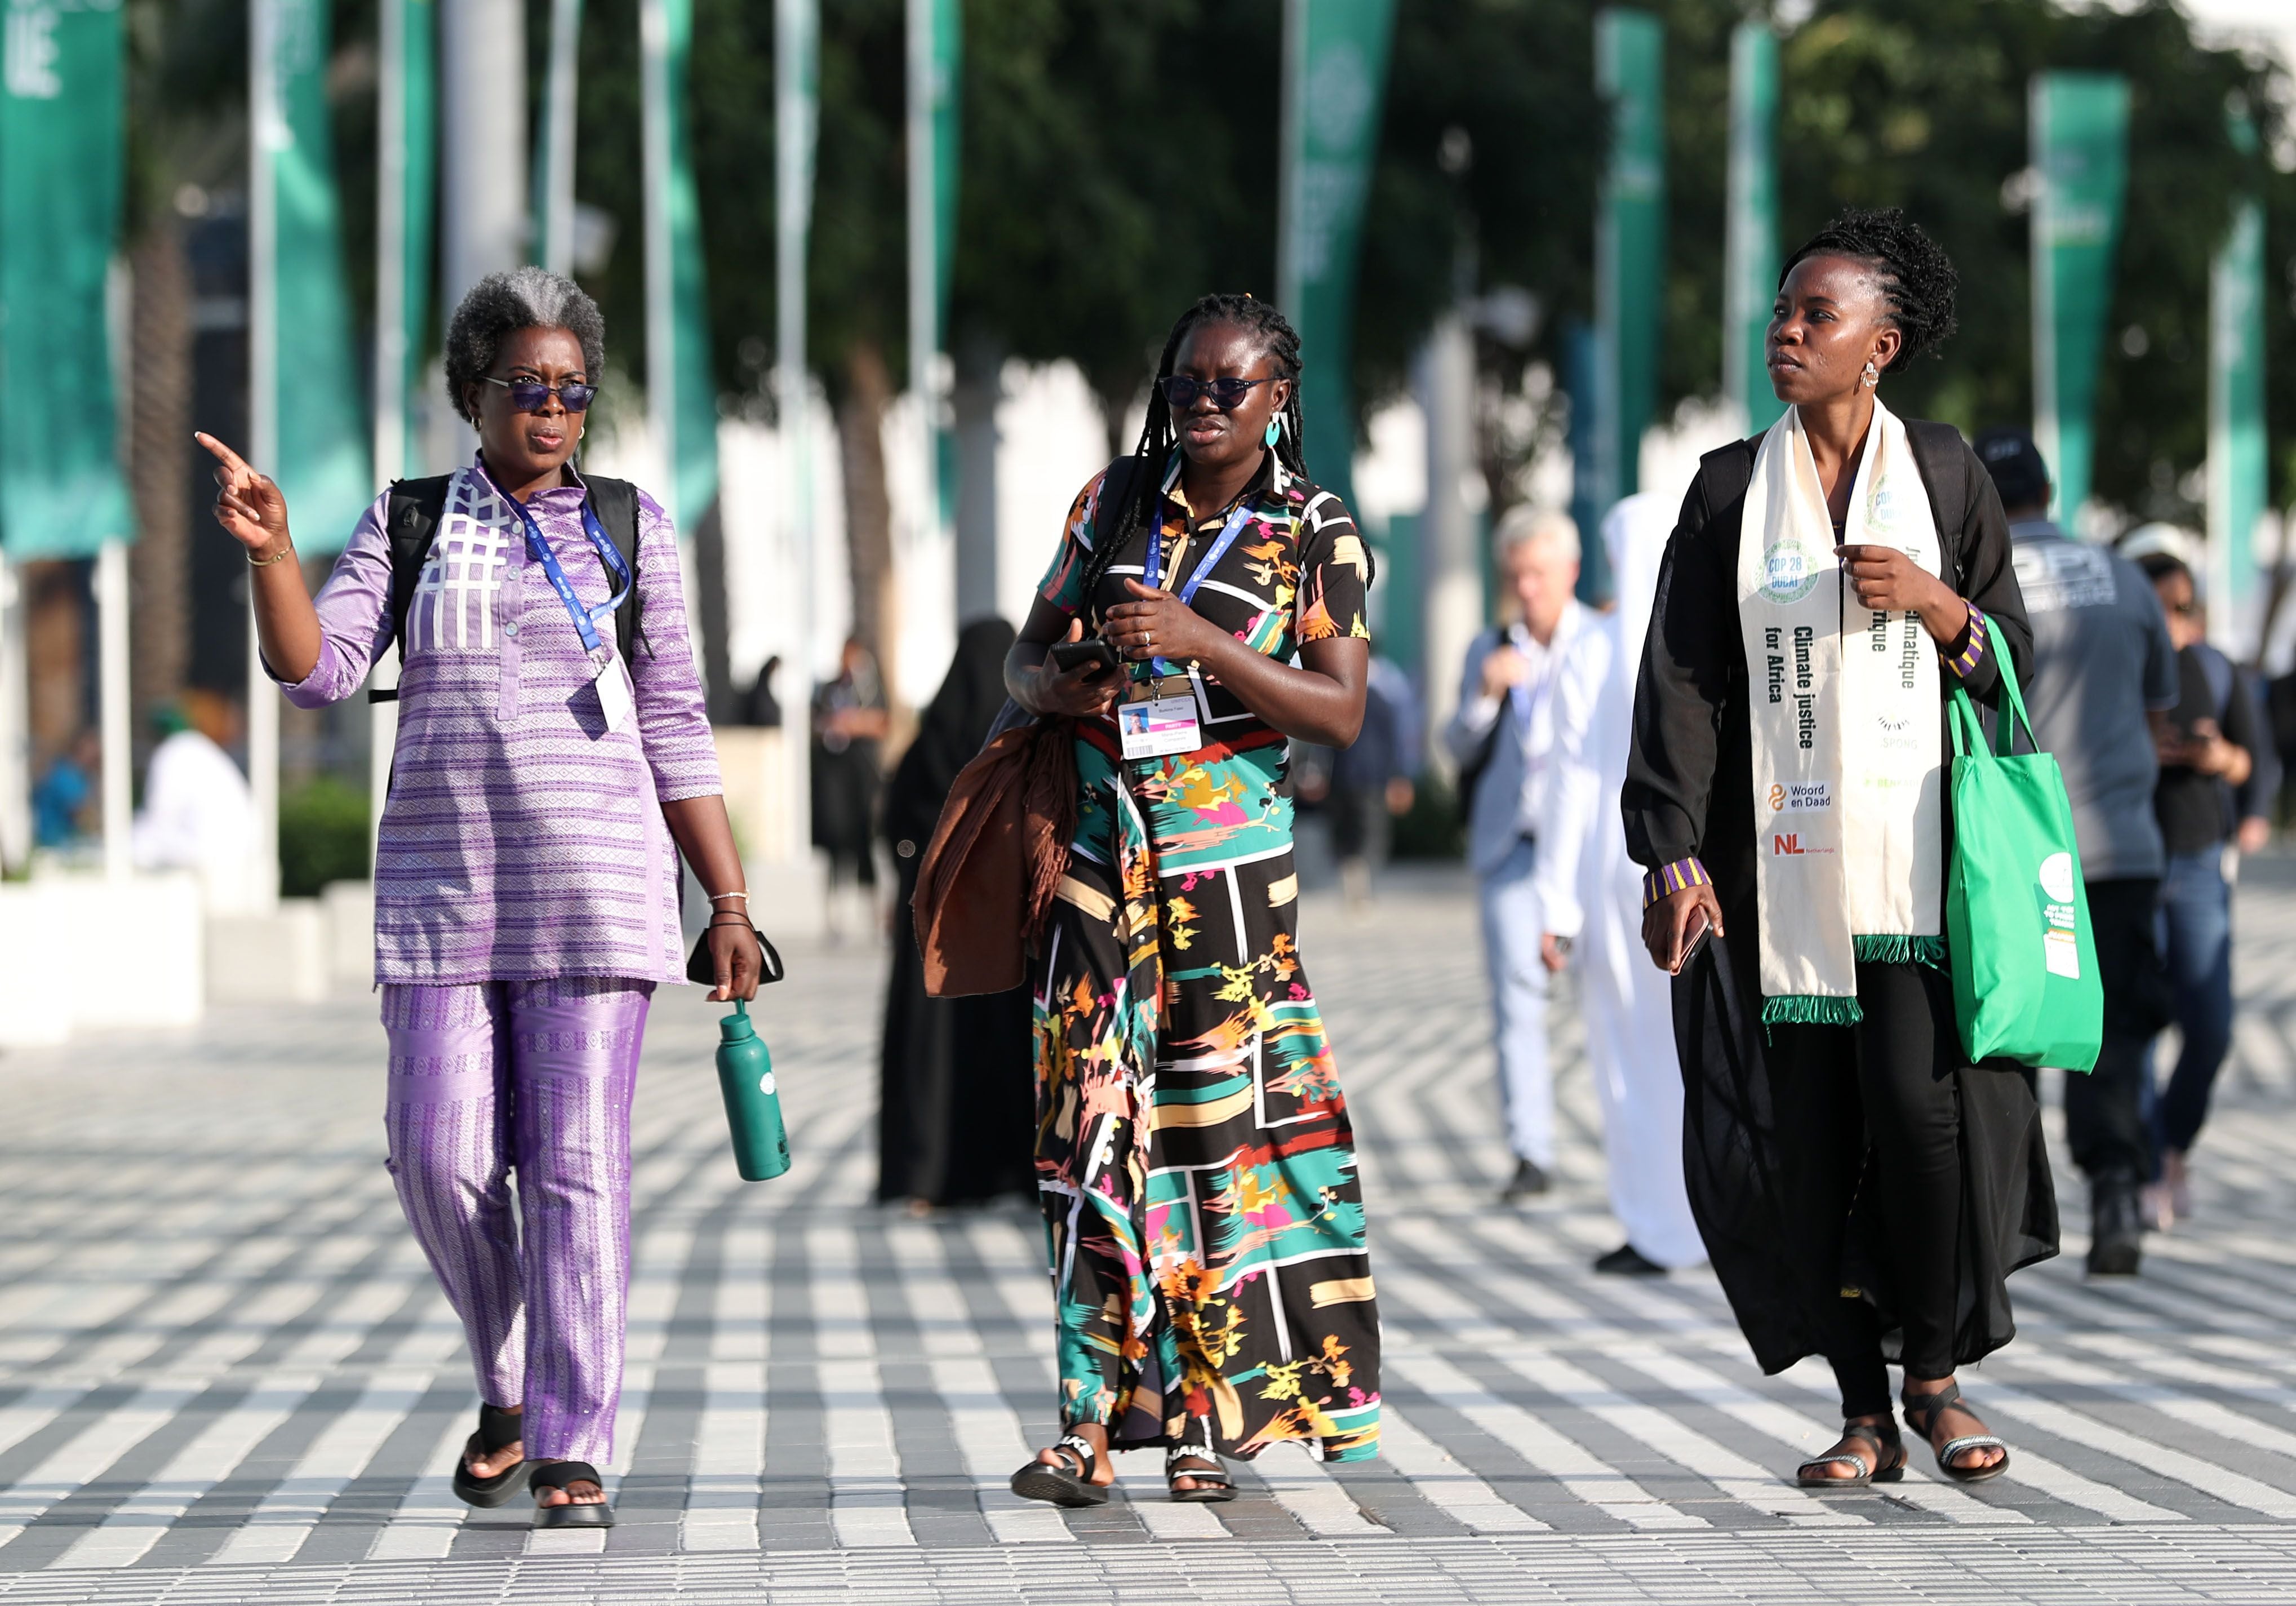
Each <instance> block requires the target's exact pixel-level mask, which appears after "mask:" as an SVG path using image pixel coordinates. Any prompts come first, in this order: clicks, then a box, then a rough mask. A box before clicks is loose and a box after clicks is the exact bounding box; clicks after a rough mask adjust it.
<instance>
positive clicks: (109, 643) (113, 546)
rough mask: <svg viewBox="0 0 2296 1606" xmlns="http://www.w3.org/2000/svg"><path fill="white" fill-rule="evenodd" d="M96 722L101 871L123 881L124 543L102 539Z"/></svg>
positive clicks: (128, 749) (129, 762) (127, 811)
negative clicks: (99, 752)
mask: <svg viewBox="0 0 2296 1606" xmlns="http://www.w3.org/2000/svg"><path fill="white" fill-rule="evenodd" d="M95 629H96V702H97V720H96V727H97V729H98V731H99V732H101V733H102V735H101V740H102V743H103V793H102V815H103V873H104V874H105V875H106V876H108V877H110V878H111V880H113V881H126V880H127V878H128V876H129V875H130V874H131V873H134V870H135V859H134V857H133V856H132V855H131V854H130V853H129V851H128V832H129V831H130V829H131V824H130V820H131V816H132V815H133V814H134V812H135V801H134V799H135V793H134V791H133V784H132V783H133V782H134V780H135V777H134V775H133V774H130V768H131V766H133V765H134V763H135V756H134V753H133V751H132V743H131V742H130V741H129V733H128V718H129V715H128V709H127V542H125V541H123V540H121V539H120V538H119V537H118V536H112V537H109V538H107V539H106V540H105V541H104V543H103V545H101V546H99V547H97V548H96V551H95Z"/></svg>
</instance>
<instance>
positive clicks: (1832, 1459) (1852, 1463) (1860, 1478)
mask: <svg viewBox="0 0 2296 1606" xmlns="http://www.w3.org/2000/svg"><path fill="white" fill-rule="evenodd" d="M1841 1437H1842V1438H1854V1439H1857V1441H1859V1442H1860V1443H1861V1444H1869V1445H1872V1446H1874V1470H1873V1471H1870V1472H1869V1471H1866V1462H1865V1459H1864V1458H1863V1457H1862V1456H1857V1455H1816V1456H1812V1457H1811V1458H1810V1459H1809V1460H1808V1461H1805V1462H1803V1463H1801V1465H1800V1466H1799V1467H1796V1468H1795V1469H1794V1482H1795V1483H1796V1484H1798V1485H1799V1486H1800V1487H1803V1488H1806V1489H1862V1488H1864V1487H1866V1485H1868V1484H1873V1483H1895V1482H1897V1481H1898V1479H1901V1478H1903V1477H1904V1476H1905V1475H1906V1446H1905V1444H1904V1442H1903V1441H1902V1440H1900V1439H1899V1438H1898V1430H1897V1424H1896V1423H1895V1422H1890V1423H1889V1424H1887V1437H1884V1430H1883V1426H1882V1424H1880V1423H1875V1422H1844V1423H1842V1424H1841ZM1892 1450H1895V1451H1896V1452H1897V1453H1898V1459H1897V1460H1895V1461H1893V1462H1890V1463H1889V1464H1888V1465H1887V1466H1884V1465H1883V1464H1882V1463H1883V1462H1884V1461H1888V1459H1889V1454H1890V1451H1892ZM1831 1466H1845V1467H1856V1468H1857V1476H1856V1477H1854V1478H1823V1477H1821V1478H1813V1477H1811V1476H1810V1475H1809V1470H1810V1468H1812V1467H1831Z"/></svg>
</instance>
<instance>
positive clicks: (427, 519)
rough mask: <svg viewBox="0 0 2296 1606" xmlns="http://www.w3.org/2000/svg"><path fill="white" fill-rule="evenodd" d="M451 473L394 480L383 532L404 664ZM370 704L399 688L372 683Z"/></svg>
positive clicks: (393, 630)
mask: <svg viewBox="0 0 2296 1606" xmlns="http://www.w3.org/2000/svg"><path fill="white" fill-rule="evenodd" d="M453 479H454V476H453V475H451V474H433V475H431V476H430V477H429V478H428V479H394V480H392V481H391V482H390V500H389V502H387V503H386V504H384V506H383V514H382V534H383V538H384V539H385V540H387V541H389V543H390V639H391V641H392V643H395V644H396V645H397V646H398V664H399V668H401V669H402V670H404V669H405V668H406V611H407V610H408V609H409V608H411V607H413V606H414V588H415V587H416V586H419V585H421V584H422V565H423V562H424V561H425V560H427V559H428V558H429V557H430V543H431V541H432V539H433V538H434V537H436V536H437V535H438V533H439V520H440V519H441V518H443V517H445V516H446V512H447V485H448V484H449V483H450V482H451V481H452V480H453ZM366 700H367V701H369V702H397V701H398V687H396V686H392V687H389V688H387V689H386V688H377V687H372V686H371V687H369V688H368V689H367V694H366Z"/></svg>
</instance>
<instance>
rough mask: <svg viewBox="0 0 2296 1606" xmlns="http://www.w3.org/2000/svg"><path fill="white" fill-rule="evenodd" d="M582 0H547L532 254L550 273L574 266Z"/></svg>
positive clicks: (563, 271)
mask: <svg viewBox="0 0 2296 1606" xmlns="http://www.w3.org/2000/svg"><path fill="white" fill-rule="evenodd" d="M581 46H582V0H551V4H550V68H549V73H550V77H549V79H548V81H547V82H546V83H545V85H544V86H543V99H542V108H543V111H542V183H541V184H540V186H539V190H540V193H539V194H538V195H537V197H536V199H537V201H539V202H540V203H541V216H540V217H537V218H536V219H535V226H536V228H537V230H538V231H539V237H538V238H537V240H536V241H535V247H536V255H537V257H539V258H540V259H541V262H542V266H545V267H546V268H548V269H549V270H550V271H551V272H552V273H553V274H570V273H572V272H573V271H574V91H575V86H576V82H577V74H578V71H579V70H580V65H581Z"/></svg>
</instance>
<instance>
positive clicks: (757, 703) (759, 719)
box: [742, 652, 782, 731]
mask: <svg viewBox="0 0 2296 1606" xmlns="http://www.w3.org/2000/svg"><path fill="white" fill-rule="evenodd" d="M781 670H782V655H781V654H780V653H778V652H776V653H775V654H774V655H773V656H772V657H771V658H769V659H767V660H766V661H765V663H764V664H763V665H762V666H761V667H760V668H758V678H757V679H756V680H754V681H752V682H750V690H749V692H748V693H747V695H745V696H744V697H743V698H742V723H743V724H744V725H755V726H757V727H758V728H759V729H761V730H768V731H777V730H779V729H781V725H782V700H781V697H780V695H779V694H778V693H777V692H775V690H774V676H776V675H779V674H780V673H781Z"/></svg>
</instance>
